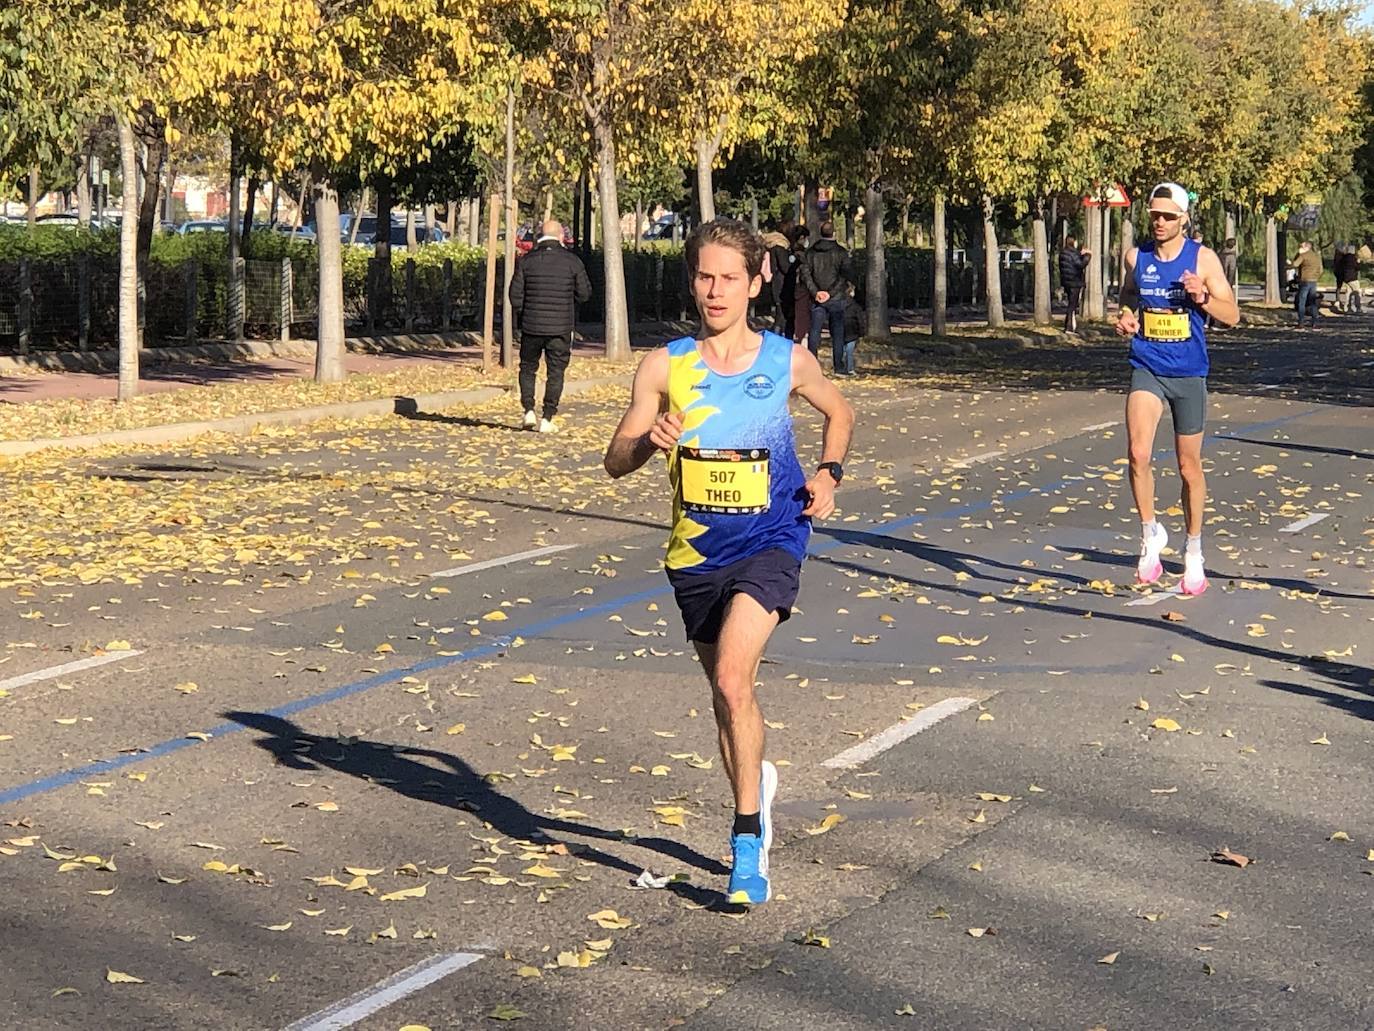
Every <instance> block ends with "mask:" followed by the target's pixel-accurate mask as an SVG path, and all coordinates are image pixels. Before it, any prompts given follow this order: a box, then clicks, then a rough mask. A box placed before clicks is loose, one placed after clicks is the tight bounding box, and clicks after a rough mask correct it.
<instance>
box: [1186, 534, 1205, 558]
mask: <svg viewBox="0 0 1374 1031" xmlns="http://www.w3.org/2000/svg"><path fill="white" fill-rule="evenodd" d="M1188 554H1189V555H1197V556H1199V557H1201V555H1202V534H1200V533H1199V534H1191V533H1190V534H1189V535H1188Z"/></svg>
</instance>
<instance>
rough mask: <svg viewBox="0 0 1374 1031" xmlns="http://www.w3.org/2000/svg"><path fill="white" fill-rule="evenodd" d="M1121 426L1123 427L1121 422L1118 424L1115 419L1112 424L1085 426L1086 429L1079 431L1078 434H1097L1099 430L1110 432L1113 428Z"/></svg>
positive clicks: (1103, 423) (1100, 423)
mask: <svg viewBox="0 0 1374 1031" xmlns="http://www.w3.org/2000/svg"><path fill="white" fill-rule="evenodd" d="M1120 425H1121V423H1120V422H1118V421H1117V420H1115V419H1113V420H1112V421H1111V422H1099V423H1098V424H1097V425H1096V426H1084V427H1083V428H1082V429H1081V430H1079V431H1078V432H1080V433H1096V432H1097V431H1098V430H1109V429H1112V428H1113V427H1115V426H1120Z"/></svg>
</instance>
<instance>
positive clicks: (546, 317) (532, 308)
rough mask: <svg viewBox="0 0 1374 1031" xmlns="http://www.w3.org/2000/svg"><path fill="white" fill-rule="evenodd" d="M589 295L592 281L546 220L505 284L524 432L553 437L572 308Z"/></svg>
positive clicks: (568, 352)
mask: <svg viewBox="0 0 1374 1031" xmlns="http://www.w3.org/2000/svg"><path fill="white" fill-rule="evenodd" d="M591 296H592V283H591V280H590V279H588V278H587V269H586V267H585V266H584V265H583V264H582V259H580V258H579V257H578V256H577V255H576V254H573V253H572V251H569V250H567V249H566V248H565V247H564V246H563V227H562V226H561V225H559V224H558V223H557V222H554V221H552V220H550V221H548V222H545V223H544V227H543V234H542V235H541V236H540V237H539V239H538V241H536V243H535V245H534V249H533V250H532V251H530V252H529V253H528V254H526V255H525V256H524V257H523V258H521V259H520V260H519V261H517V262H516V263H515V275H514V276H512V277H511V281H510V303H511V308H512V309H514V311H515V324H516V325H517V326H519V327H520V406H521V407H522V408H523V409H524V411H525V421H524V426H525V429H527V430H532V429H535V428H536V426H537V427H538V429H539V432H540V433H553V432H555V431H556V429H557V427H556V426H555V425H554V421H553V417H554V416H555V415H557V414H558V402H559V400H560V399H561V398H562V396H563V374H564V373H565V372H566V371H567V368H568V362H569V361H570V360H571V358H572V334H573V329H574V327H575V325H576V322H577V305H579V304H583V303H585V302H586V301H587V300H588V299H590V298H591ZM541 355H542V356H543V358H544V364H545V366H546V367H547V371H548V382H547V383H545V384H544V413H543V418H541V419H539V420H537V421H536V419H535V416H534V379H535V376H536V375H537V374H538V372H539V358H540V356H541Z"/></svg>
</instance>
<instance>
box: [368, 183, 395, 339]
mask: <svg viewBox="0 0 1374 1031" xmlns="http://www.w3.org/2000/svg"><path fill="white" fill-rule="evenodd" d="M374 188H375V189H376V191H377V219H376V226H377V232H376V234H375V235H374V236H373V238H372V257H373V259H374V260H375V261H376V263H377V264H376V268H377V273H376V284H377V289H376V293H377V298H376V301H377V311H376V313H375V314H374V315H373V316H372V321H373V324H374V325H378V326H384V325H386V323H387V320H388V319H389V318H390V317H391V293H392V291H391V198H392V192H391V177H390V176H389V175H385V174H383V175H380V176H378V177H377V182H376V186H375V187H374ZM372 300H373V299H372V298H368V303H369V304H371V303H372Z"/></svg>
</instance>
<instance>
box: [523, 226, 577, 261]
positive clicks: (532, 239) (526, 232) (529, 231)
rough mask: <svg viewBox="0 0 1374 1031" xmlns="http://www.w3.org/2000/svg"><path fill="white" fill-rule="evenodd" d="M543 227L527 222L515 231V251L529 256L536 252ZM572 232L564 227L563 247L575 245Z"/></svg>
mask: <svg viewBox="0 0 1374 1031" xmlns="http://www.w3.org/2000/svg"><path fill="white" fill-rule="evenodd" d="M542 228H543V226H536V225H534V224H533V223H531V222H526V223H525V224H524V225H522V226H521V227H520V228H519V229H517V230H516V231H515V249H516V251H518V252H519V253H521V254H527V253H529V252H530V251H532V250H534V245H535V244H536V243H538V242H539V233H540V230H541V229H542ZM573 242H574V241H573V235H572V230H571V229H569V228H568V227H567V226H564V227H563V246H564V247H571V246H572V245H573Z"/></svg>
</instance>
